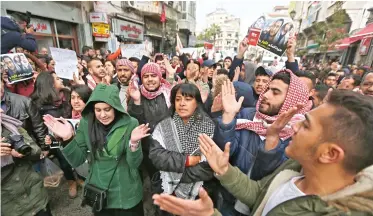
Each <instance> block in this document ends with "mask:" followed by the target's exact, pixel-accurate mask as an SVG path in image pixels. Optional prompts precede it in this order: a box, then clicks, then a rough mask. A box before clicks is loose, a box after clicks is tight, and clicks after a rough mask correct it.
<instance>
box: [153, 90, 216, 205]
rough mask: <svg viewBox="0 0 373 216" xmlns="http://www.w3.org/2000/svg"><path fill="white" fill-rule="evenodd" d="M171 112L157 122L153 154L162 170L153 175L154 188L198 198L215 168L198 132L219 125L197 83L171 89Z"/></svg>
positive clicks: (210, 132) (154, 163)
mask: <svg viewBox="0 0 373 216" xmlns="http://www.w3.org/2000/svg"><path fill="white" fill-rule="evenodd" d="M170 114H171V116H170V117H168V118H166V119H164V120H162V121H161V122H159V123H158V124H157V126H156V127H155V129H154V132H153V134H152V141H151V145H150V151H149V158H150V160H151V161H152V163H153V165H154V166H155V167H156V168H157V169H158V170H159V173H156V174H155V175H154V176H153V177H152V187H153V188H159V189H158V190H157V189H153V192H154V193H155V192H158V193H159V192H160V193H167V194H174V195H175V196H177V197H180V198H184V199H195V198H196V196H197V195H198V191H199V189H200V188H201V187H202V185H204V182H205V181H209V180H211V179H212V178H213V172H212V170H211V168H210V166H209V165H208V163H207V162H206V160H205V157H204V156H203V155H202V154H201V152H200V150H199V142H198V135H199V134H202V133H206V134H208V135H209V136H210V137H212V136H213V134H214V128H215V125H214V123H213V121H212V120H211V119H210V117H209V116H208V115H207V114H206V113H205V111H204V109H203V102H202V98H201V94H200V91H199V89H198V88H197V87H196V86H195V85H194V84H178V85H176V86H175V87H174V88H173V89H172V91H171V107H170Z"/></svg>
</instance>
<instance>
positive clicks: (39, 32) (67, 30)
mask: <svg viewBox="0 0 373 216" xmlns="http://www.w3.org/2000/svg"><path fill="white" fill-rule="evenodd" d="M12 13H13V12H11V11H8V14H9V15H11V14H12ZM30 24H31V25H32V26H33V27H34V28H35V29H36V32H35V33H34V37H35V40H36V42H37V45H38V50H40V49H41V48H42V47H46V48H49V47H57V48H68V49H72V50H75V51H76V52H77V53H79V48H78V40H77V33H76V24H73V23H69V22H63V21H58V20H51V19H46V18H41V17H34V16H33V17H31V19H30Z"/></svg>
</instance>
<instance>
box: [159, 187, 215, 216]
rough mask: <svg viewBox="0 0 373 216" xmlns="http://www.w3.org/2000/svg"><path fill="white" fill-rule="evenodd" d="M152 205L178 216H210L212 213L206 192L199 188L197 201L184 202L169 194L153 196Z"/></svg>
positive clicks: (211, 203) (212, 208) (212, 207)
mask: <svg viewBox="0 0 373 216" xmlns="http://www.w3.org/2000/svg"><path fill="white" fill-rule="evenodd" d="M153 199H154V204H155V205H158V206H159V207H160V209H161V210H163V211H167V212H170V213H171V214H174V215H180V216H201V215H203V216H210V215H213V213H214V204H213V202H212V200H211V198H210V197H209V196H208V194H207V192H206V191H205V190H204V189H203V188H201V189H200V190H199V199H198V200H185V199H181V198H177V197H175V196H172V195H169V194H160V195H159V194H155V195H154V196H153Z"/></svg>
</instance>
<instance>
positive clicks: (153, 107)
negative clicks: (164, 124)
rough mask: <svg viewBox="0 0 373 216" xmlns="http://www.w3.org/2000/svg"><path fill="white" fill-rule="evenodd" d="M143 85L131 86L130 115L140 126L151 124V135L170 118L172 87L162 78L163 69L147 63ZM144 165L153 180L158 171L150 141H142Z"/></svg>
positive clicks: (143, 72) (143, 70) (142, 77)
mask: <svg viewBox="0 0 373 216" xmlns="http://www.w3.org/2000/svg"><path fill="white" fill-rule="evenodd" d="M141 81H142V85H141V86H139V87H138V86H137V85H136V83H135V81H134V82H131V83H130V84H129V95H130V97H131V99H130V101H129V103H128V113H129V114H130V115H131V116H133V117H134V118H136V119H137V120H138V121H139V124H149V128H150V131H149V133H150V134H151V133H152V132H153V130H154V127H155V125H157V123H158V122H159V121H161V120H163V119H164V118H166V117H168V115H169V114H168V112H167V110H168V108H169V107H170V105H171V103H170V93H171V85H170V84H169V83H168V82H167V81H166V80H165V79H163V78H162V72H161V68H160V66H159V65H158V64H156V63H147V64H145V65H144V67H143V68H142V69H141ZM141 142H142V145H141V146H142V147H143V155H144V159H143V162H144V165H145V168H146V169H147V171H148V174H149V177H150V178H151V177H152V176H153V175H154V174H155V173H156V172H157V170H156V169H155V167H154V166H153V165H152V163H151V161H150V159H149V143H150V142H149V140H148V138H147V137H146V138H144V139H142V141H141Z"/></svg>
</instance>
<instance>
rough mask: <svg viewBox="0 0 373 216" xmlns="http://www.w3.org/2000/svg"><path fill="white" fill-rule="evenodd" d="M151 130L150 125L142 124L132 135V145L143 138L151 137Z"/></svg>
mask: <svg viewBox="0 0 373 216" xmlns="http://www.w3.org/2000/svg"><path fill="white" fill-rule="evenodd" d="M149 130H150V128H149V124H142V125H139V126H137V127H136V128H135V129H133V131H132V133H131V143H137V142H139V141H140V140H141V139H142V138H144V137H147V136H149V135H150V134H149V133H148V132H149Z"/></svg>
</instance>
